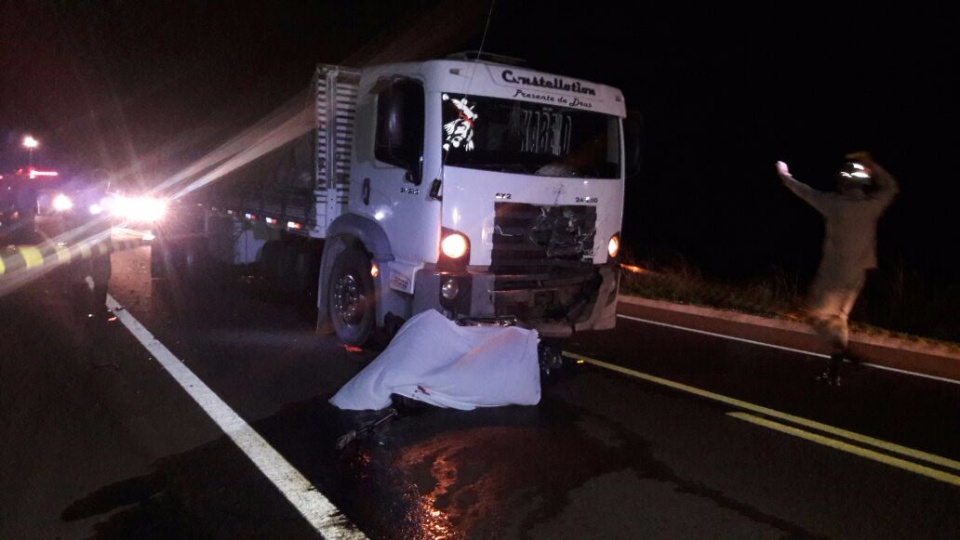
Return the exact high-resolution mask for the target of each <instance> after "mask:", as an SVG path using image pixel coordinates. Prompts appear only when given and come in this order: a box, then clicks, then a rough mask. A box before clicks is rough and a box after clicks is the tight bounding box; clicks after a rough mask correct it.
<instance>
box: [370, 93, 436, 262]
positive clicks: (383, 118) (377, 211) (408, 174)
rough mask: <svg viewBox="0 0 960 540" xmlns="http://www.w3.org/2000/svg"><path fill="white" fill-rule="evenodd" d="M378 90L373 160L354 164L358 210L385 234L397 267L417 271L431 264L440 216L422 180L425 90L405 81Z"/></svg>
mask: <svg viewBox="0 0 960 540" xmlns="http://www.w3.org/2000/svg"><path fill="white" fill-rule="evenodd" d="M378 86H379V91H378V92H377V93H376V99H375V101H376V106H375V107H376V113H375V114H376V117H375V129H374V131H375V134H374V141H373V143H374V152H373V153H374V160H373V161H372V162H370V161H366V162H363V163H358V170H357V173H359V175H358V179H360V181H361V184H360V188H361V189H360V191H361V193H360V194H359V195H360V197H359V198H360V200H359V204H360V207H361V208H362V212H363V213H364V214H367V215H368V216H371V217H372V218H373V219H375V220H376V221H377V222H378V223H379V224H380V225H381V227H382V228H383V230H384V231H385V232H386V234H387V238H388V239H389V241H390V245H391V248H392V250H393V255H394V257H395V259H396V260H397V262H398V263H400V264H403V265H412V266H417V265H419V264H420V263H422V262H424V261H434V260H436V256H437V242H438V236H439V225H438V220H439V214H440V205H439V202H438V201H436V200H433V199H431V198H430V197H429V185H427V184H428V183H427V182H425V181H424V178H423V176H424V175H423V162H424V118H425V107H426V103H425V94H424V89H423V85H422V83H421V82H420V81H417V80H415V79H410V78H394V79H391V80H389V81H385V82H383V83H382V84H381V85H378Z"/></svg>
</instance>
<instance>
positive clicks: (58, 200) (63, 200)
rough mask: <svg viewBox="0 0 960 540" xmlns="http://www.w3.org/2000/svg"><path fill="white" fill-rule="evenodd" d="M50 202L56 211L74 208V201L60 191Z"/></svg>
mask: <svg viewBox="0 0 960 540" xmlns="http://www.w3.org/2000/svg"><path fill="white" fill-rule="evenodd" d="M50 204H51V205H52V206H53V209H54V211H56V212H67V211H69V210H72V209H73V201H72V200H70V197H67V196H66V195H64V194H63V193H58V194H57V195H56V196H55V197H54V198H53V201H52V202H51V203H50Z"/></svg>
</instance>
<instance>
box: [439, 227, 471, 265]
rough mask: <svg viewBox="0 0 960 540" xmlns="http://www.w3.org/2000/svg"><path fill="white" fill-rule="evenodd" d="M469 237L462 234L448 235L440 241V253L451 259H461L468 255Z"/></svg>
mask: <svg viewBox="0 0 960 540" xmlns="http://www.w3.org/2000/svg"><path fill="white" fill-rule="evenodd" d="M468 246H469V244H468V243H467V237H466V236H464V235H462V234H460V233H451V234H448V235H447V236H445V237H444V238H443V240H441V241H440V251H442V252H443V254H444V255H446V256H447V257H450V258H451V259H459V258H460V257H463V256H464V255H466V253H467V247H468Z"/></svg>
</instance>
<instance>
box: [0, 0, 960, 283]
mask: <svg viewBox="0 0 960 540" xmlns="http://www.w3.org/2000/svg"><path fill="white" fill-rule="evenodd" d="M731 4H732V3H726V2H724V3H721V2H702V3H688V2H631V3H628V2H622V1H618V2H611V1H607V0H589V1H585V2H556V1H550V2H547V1H542V0H528V1H519V0H513V1H510V0H497V1H496V2H495V3H494V4H493V11H492V17H491V18H490V19H489V27H488V31H487V32H486V38H485V39H483V35H484V29H485V28H486V27H487V25H488V19H487V15H488V12H489V10H490V6H491V3H490V2H437V1H435V0H431V1H423V0H405V1H403V2H394V1H380V2H375V1H371V0H354V1H335V2H334V1H311V2H308V1H303V2H289V1H282V0H279V1H272V2H251V1H225V0H219V1H218V0H208V1H192V2H187V1H179V2H178V1H168V2H164V1H145V0H139V1H134V0H126V1H125V0H109V1H96V0H59V1H52V0H44V1H41V0H35V1H27V0H2V1H0V74H2V75H0V76H2V83H0V170H9V169H10V168H12V167H15V166H18V165H23V164H24V162H25V161H26V152H25V151H24V150H23V149H22V148H21V147H20V146H19V145H20V140H21V138H22V136H23V134H24V133H31V134H32V135H34V136H35V137H37V138H38V139H39V140H40V141H41V144H42V147H41V148H40V149H38V150H37V151H36V152H35V154H34V161H35V163H37V164H39V165H45V166H50V167H58V168H63V169H76V170H82V169H91V168H104V169H108V170H112V171H121V170H122V171H134V172H136V173H137V175H136V176H137V178H140V179H142V182H144V183H145V184H149V183H150V182H151V181H156V180H155V179H162V178H163V176H164V175H166V174H170V173H171V172H173V171H176V170H178V169H179V168H180V167H182V166H184V165H185V164H188V163H189V162H190V161H192V160H194V159H197V158H198V157H200V156H202V155H203V154H204V152H205V151H206V150H208V149H210V148H211V147H213V146H215V145H216V144H218V143H219V142H223V141H224V140H225V138H228V137H229V136H230V134H232V133H235V132H236V131H238V130H239V129H240V128H242V127H243V126H246V125H249V124H251V123H252V122H254V121H256V120H257V119H258V118H260V117H262V116H264V115H265V114H266V113H268V112H270V111H271V110H272V109H273V108H275V107H277V106H279V105H281V104H282V103H283V102H284V101H285V100H286V99H288V98H290V97H291V96H293V95H294V94H296V93H297V92H298V91H300V90H302V89H303V88H305V87H306V85H307V83H308V82H309V79H310V75H311V70H312V68H313V66H314V64H316V63H321V62H322V63H350V64H353V65H363V64H365V63H368V62H371V61H376V60H378V59H380V60H382V59H388V60H389V59H404V60H409V59H422V58H427V57H439V56H445V55H446V54H449V53H452V52H456V51H461V50H468V49H477V48H479V46H480V44H481V41H482V43H483V48H484V50H485V51H488V52H493V53H499V54H505V55H509V56H515V57H521V58H524V59H526V60H527V61H528V63H529V65H530V66H532V67H534V68H538V69H542V70H544V71H550V72H557V73H561V74H565V75H570V76H576V77H581V78H584V79H588V80H592V81H596V82H602V83H607V84H610V85H613V86H617V87H619V88H621V89H622V90H623V91H624V93H625V96H626V99H627V103H628V108H629V109H631V110H632V111H635V112H636V113H637V114H639V115H640V116H642V118H643V121H644V141H645V150H644V163H643V169H642V172H641V174H640V175H639V176H638V177H637V178H633V179H631V180H630V183H629V184H628V187H627V193H628V201H627V208H626V217H625V223H624V236H625V242H626V244H627V247H628V248H629V251H630V253H632V254H634V255H636V256H638V257H640V258H648V259H651V260H652V259H654V258H665V257H682V258H684V259H685V260H687V261H689V262H690V263H691V264H694V265H695V266H697V267H700V268H702V269H704V271H706V272H707V273H710V274H714V275H716V276H718V277H721V278H731V279H741V278H749V277H752V276H756V275H763V274H765V273H770V272H774V271H776V269H778V268H779V269H787V270H789V271H799V272H800V273H801V275H803V276H807V275H809V273H810V272H812V270H813V268H814V267H815V265H816V263H817V260H818V258H819V249H820V247H819V246H820V241H821V234H822V228H821V221H820V218H819V216H818V215H817V214H816V213H815V212H814V211H813V210H812V209H811V208H809V207H807V206H806V205H805V203H803V202H802V201H800V200H799V199H796V198H795V197H794V196H793V195H792V194H790V193H789V192H788V191H787V190H786V189H785V188H784V187H783V186H782V185H781V184H780V182H779V179H778V178H777V177H776V174H775V169H774V163H775V162H776V161H777V160H778V159H779V160H784V161H786V162H788V163H789V164H790V166H791V169H792V171H793V172H794V175H795V176H796V177H797V178H798V179H800V180H802V181H805V182H808V183H810V184H811V185H813V186H814V187H817V188H821V189H831V188H832V187H833V183H832V175H833V173H834V171H835V170H836V169H837V168H839V166H840V164H841V163H842V161H843V154H844V153H846V152H850V151H856V150H870V151H872V152H873V154H874V156H875V157H876V159H877V160H878V161H879V162H880V163H881V164H883V165H884V166H886V167H887V169H889V170H890V171H891V172H892V173H893V174H894V176H896V177H897V178H898V180H899V181H900V185H901V195H900V197H899V198H898V199H897V201H896V202H895V203H894V205H893V206H892V207H891V209H890V210H889V211H888V213H887V214H886V216H885V217H884V218H883V220H882V222H881V227H880V258H881V265H887V266H891V267H892V266H896V267H898V268H906V269H907V270H909V271H911V272H918V273H920V274H922V275H923V278H924V279H929V280H931V282H936V283H947V282H950V281H952V279H953V276H954V274H955V271H954V270H953V268H952V267H951V266H949V265H947V264H946V261H945V260H944V259H945V258H946V257H949V255H950V252H951V251H952V250H953V249H954V248H955V246H957V245H958V240H960V227H958V225H957V220H956V218H955V214H956V211H955V210H954V202H953V200H952V197H953V194H954V192H955V191H956V190H954V189H953V184H954V183H956V182H957V181H958V180H957V176H958V175H957V173H956V172H954V171H953V170H952V168H953V167H954V156H955V154H956V150H955V149H954V146H955V141H956V140H957V137H956V135H955V130H956V127H955V126H957V124H958V118H957V104H956V102H957V96H958V91H957V84H956V82H955V81H956V80H957V79H958V78H960V77H958V76H957V75H958V74H957V73H956V72H957V66H958V62H957V51H956V48H957V42H958V40H957V37H956V34H955V28H954V26H955V23H956V18H954V17H951V16H948V10H947V8H946V5H947V4H946V2H943V3H934V4H924V3H919V2H913V3H910V4H903V7H880V4H876V3H874V4H869V3H862V2H858V3H856V4H854V3H851V4H850V5H846V4H845V3H844V2H828V3H822V4H821V3H815V2H802V3H801V2H770V3H764V4H768V5H767V7H761V8H757V7H756V6H754V7H750V8H749V9H748V8H746V7H731ZM751 4H753V3H751ZM627 5H629V6H630V9H631V11H632V12H628V11H625V7H624V6H627ZM857 5H859V6H860V7H855V6H857ZM400 21H403V22H400ZM404 29H407V31H404ZM385 44H389V45H388V46H386V45H385Z"/></svg>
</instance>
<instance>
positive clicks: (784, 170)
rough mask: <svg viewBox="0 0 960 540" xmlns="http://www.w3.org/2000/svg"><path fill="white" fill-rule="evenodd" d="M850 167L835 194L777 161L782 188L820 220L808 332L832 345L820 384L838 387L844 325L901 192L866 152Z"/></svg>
mask: <svg viewBox="0 0 960 540" xmlns="http://www.w3.org/2000/svg"><path fill="white" fill-rule="evenodd" d="M847 159H850V160H851V161H850V162H848V163H847V164H846V165H844V167H843V169H841V171H840V172H839V173H838V175H837V191H836V192H822V191H818V190H815V189H813V188H811V187H810V186H808V185H807V184H804V183H803V182H800V181H798V180H796V179H795V178H794V177H793V176H792V175H791V174H790V170H789V169H788V167H787V164H786V163H784V162H782V161H778V162H777V173H778V174H779V176H780V179H781V180H782V181H783V184H784V185H785V186H786V187H787V188H789V189H790V191H792V192H793V193H794V194H796V195H797V196H798V197H800V198H801V199H803V200H804V201H806V202H807V203H808V204H810V206H813V207H814V208H815V209H816V210H817V211H818V212H820V213H821V214H822V215H823V218H824V221H825V228H826V230H825V235H824V242H823V256H822V258H821V260H820V266H819V268H818V270H817V274H816V277H815V278H814V280H813V283H812V284H811V286H810V290H809V293H808V298H807V310H808V315H809V317H810V322H811V326H812V327H813V328H814V330H816V332H817V334H818V335H820V336H821V337H822V338H824V339H825V340H826V341H827V343H828V344H829V345H830V364H829V367H828V370H827V372H826V373H824V374H823V375H821V376H820V377H819V379H820V380H822V381H824V382H826V383H828V384H832V385H836V386H839V384H840V365H841V362H842V361H843V360H844V358H846V359H848V360H851V361H856V359H855V358H852V357H851V356H850V354H849V351H848V350H847V348H848V344H849V338H850V331H849V327H848V319H849V316H850V311H851V310H852V309H853V306H854V304H855V303H856V301H857V297H858V296H859V295H860V291H861V290H862V289H863V286H864V284H865V283H866V278H867V271H868V270H871V269H874V268H876V267H877V254H876V229H877V222H878V221H879V219H880V216H881V215H883V213H884V211H885V210H886V209H887V207H888V206H890V203H892V202H893V199H894V198H895V197H896V195H897V193H898V192H899V187H898V184H897V181H896V180H895V179H894V178H893V176H891V175H890V173H888V172H887V171H886V169H884V168H883V167H881V166H880V165H879V164H878V163H877V162H876V161H874V160H873V157H872V156H871V155H870V154H869V153H866V152H859V153H856V154H850V155H848V156H847Z"/></svg>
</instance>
